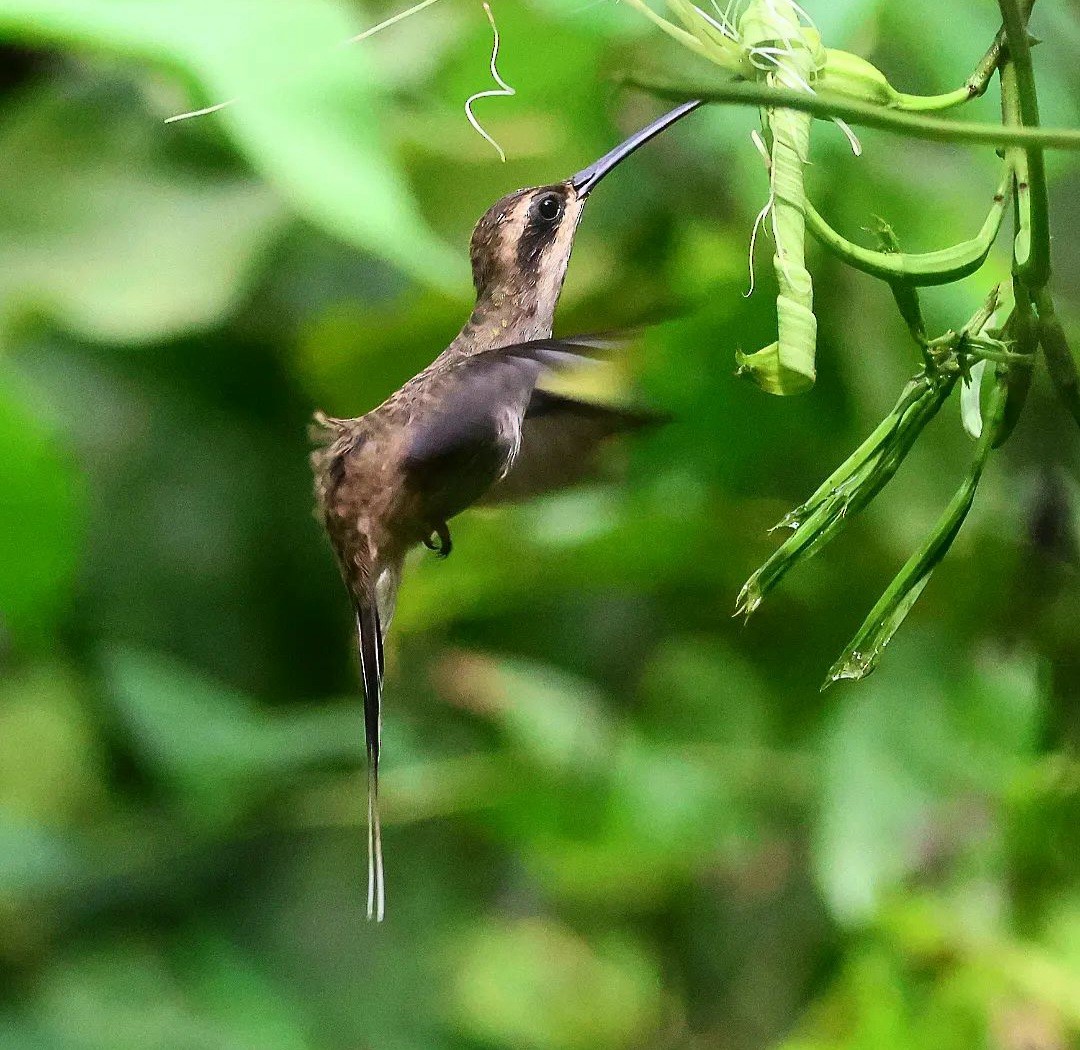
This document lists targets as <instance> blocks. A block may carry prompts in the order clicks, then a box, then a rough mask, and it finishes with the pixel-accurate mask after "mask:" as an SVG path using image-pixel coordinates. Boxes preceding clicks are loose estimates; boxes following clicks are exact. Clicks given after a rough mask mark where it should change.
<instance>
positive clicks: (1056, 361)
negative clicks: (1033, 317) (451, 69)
mask: <svg viewBox="0 0 1080 1050" xmlns="http://www.w3.org/2000/svg"><path fill="white" fill-rule="evenodd" d="M1035 308H1036V310H1037V311H1038V314H1039V317H1038V322H1037V327H1036V332H1037V334H1038V338H1039V345H1040V346H1041V347H1042V351H1043V356H1044V357H1045V358H1046V370H1047V371H1048V372H1049V373H1050V380H1051V382H1052V383H1053V384H1054V390H1055V391H1056V392H1057V395H1058V398H1059V399H1060V400H1061V403H1062V404H1063V405H1064V406H1065V407H1066V408H1067V409H1068V410H1069V412H1070V414H1071V415H1072V417H1073V419H1075V420H1076V423H1077V425H1078V426H1080V376H1078V375H1077V370H1076V360H1075V358H1074V357H1073V355H1072V351H1071V350H1070V349H1069V342H1068V340H1067V339H1066V338H1065V329H1064V328H1063V327H1062V326H1061V321H1060V320H1058V316H1057V312H1056V311H1055V309H1054V300H1053V299H1052V298H1051V296H1050V292H1049V291H1048V290H1047V289H1046V288H1040V289H1039V290H1038V291H1037V292H1036V293H1035Z"/></svg>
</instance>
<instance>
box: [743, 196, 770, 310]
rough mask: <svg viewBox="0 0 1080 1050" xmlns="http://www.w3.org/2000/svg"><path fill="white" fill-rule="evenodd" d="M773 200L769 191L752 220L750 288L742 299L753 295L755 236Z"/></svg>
mask: <svg viewBox="0 0 1080 1050" xmlns="http://www.w3.org/2000/svg"><path fill="white" fill-rule="evenodd" d="M774 200H775V198H774V197H773V195H772V191H771V190H770V191H769V199H768V200H767V201H766V202H765V207H764V208H762V209H761V211H759V212H758V213H757V217H756V218H755V219H754V227H753V229H752V230H751V231H750V287H749V288H747V289H746V292H745V293H744V298H746V299H749V298H750V296H752V295H753V294H754V249H755V248H756V247H757V235H758V230H760V229H761V227H762V224H763V223H764V222H765V219H766V217H767V216H768V214H769V212H770V211H771V210H772V206H773V201H774Z"/></svg>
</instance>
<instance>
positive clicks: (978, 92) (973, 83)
mask: <svg viewBox="0 0 1080 1050" xmlns="http://www.w3.org/2000/svg"><path fill="white" fill-rule="evenodd" d="M1034 6H1035V0H1023V2H1022V3H1021V4H1020V14H1021V17H1022V19H1023V22H1024V25H1025V26H1026V25H1027V23H1028V19H1029V18H1030V17H1031V11H1032V8H1033V7H1034ZM1004 54H1005V27H1004V26H1002V27H1001V28H1000V29H999V30H998V31H997V35H996V36H995V37H994V42H993V43H992V44H991V45H990V46H989V47H988V48H987V49H986V54H985V55H983V57H982V58H981V59H980V61H979V64H978V65H977V66H976V67H975V70H974V72H973V73H972V74H971V76H970V77H968V78H967V80H966V81H964V87H965V89H966V90H967V92H968V95H969V97H970V98H979V97H980V96H982V95H985V94H986V89H987V88H988V87H989V86H990V81H991V80H993V79H994V74H995V73H996V72H997V68H998V66H999V65H1000V64H1001V59H1002V56H1003V55H1004Z"/></svg>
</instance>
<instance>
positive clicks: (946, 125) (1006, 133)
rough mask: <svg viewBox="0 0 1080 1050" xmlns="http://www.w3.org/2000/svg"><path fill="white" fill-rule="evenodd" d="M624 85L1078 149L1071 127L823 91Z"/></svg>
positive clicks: (881, 125)
mask: <svg viewBox="0 0 1080 1050" xmlns="http://www.w3.org/2000/svg"><path fill="white" fill-rule="evenodd" d="M624 83H626V84H630V85H632V86H633V87H637V88H640V89H641V90H642V91H648V92H649V93H650V94H653V95H656V96H658V97H659V98H670V99H675V100H678V101H685V100H686V99H691V98H699V99H701V100H702V101H704V102H718V103H728V104H735V105H745V106H772V107H776V108H781V109H796V110H801V111H802V112H804V113H811V114H813V115H814V116H815V117H821V118H822V119H824V120H835V119H837V118H839V119H840V120H844V121H847V123H849V124H855V125H858V126H860V127H867V128H878V129H880V130H882V131H888V132H891V133H892V134H894V135H907V136H910V137H912V138H920V139H929V140H931V141H935V142H955V143H962V144H965V143H966V144H968V145H974V146H980V145H981V146H1022V147H1025V148H1027V147H1039V148H1040V149H1062V150H1080V130H1077V129H1074V128H1040V127H1001V126H1000V125H997V124H979V123H974V122H970V121H960V120H947V119H946V120H942V119H941V118H940V117H927V116H923V115H921V114H914V113H899V112H896V111H895V110H891V109H888V108H886V107H885V106H876V105H872V104H871V103H868V102H856V101H854V100H852V99H847V98H841V97H839V96H837V95H828V94H825V93H823V92H822V93H818V94H816V95H808V94H806V93H805V92H803V91H794V90H791V89H789V88H776V87H766V86H764V85H761V84H756V83H747V82H743V81H737V80H729V81H724V82H719V83H714V84H709V85H702V84H689V83H684V84H679V83H677V82H674V81H661V80H653V79H650V78H646V77H637V76H630V77H626V78H624Z"/></svg>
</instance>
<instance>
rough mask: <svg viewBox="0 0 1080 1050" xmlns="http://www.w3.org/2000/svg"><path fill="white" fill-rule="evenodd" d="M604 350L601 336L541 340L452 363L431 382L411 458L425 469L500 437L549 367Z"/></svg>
mask: <svg viewBox="0 0 1080 1050" xmlns="http://www.w3.org/2000/svg"><path fill="white" fill-rule="evenodd" d="M603 348H606V346H602V345H601V342H600V340H591V339H589V340H586V339H581V340H574V339H535V340H532V341H531V342H527V343H513V344H511V345H509V346H501V347H497V348H496V349H494V350H485V351H483V352H481V353H478V354H473V355H472V356H470V357H464V358H461V359H460V360H458V361H455V362H453V363H452V364H449V365H448V366H446V368H445V369H444V370H443V371H442V372H441V373H440V374H439V375H438V376H437V377H435V376H432V377H431V379H429V381H428V389H427V391H426V396H427V398H428V399H429V405H430V407H429V408H428V409H427V410H425V411H423V412H419V413H417V419H416V422H415V423H414V424H413V428H412V430H413V433H412V440H411V442H410V444H409V451H408V455H407V457H406V462H407V463H408V465H409V466H410V467H420V466H423V465H424V464H427V463H431V462H433V461H436V460H439V459H441V458H443V457H445V456H447V455H448V454H452V453H454V452H456V451H457V450H460V449H465V448H471V447H473V446H475V445H477V444H480V443H483V442H489V441H491V440H492V439H493V438H497V437H498V431H499V426H500V419H501V417H502V416H503V415H504V414H505V413H507V412H516V413H517V414H518V418H519V420H520V418H521V417H523V416H524V414H525V410H526V408H527V406H528V404H529V401H530V398H531V397H532V393H533V389H534V388H535V386H536V383H537V380H538V379H539V378H540V375H541V374H542V373H543V372H544V371H545V370H554V369H562V368H571V367H581V366H583V365H587V364H589V363H590V362H591V359H592V358H593V357H595V355H596V353H597V351H598V350H599V349H603Z"/></svg>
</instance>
